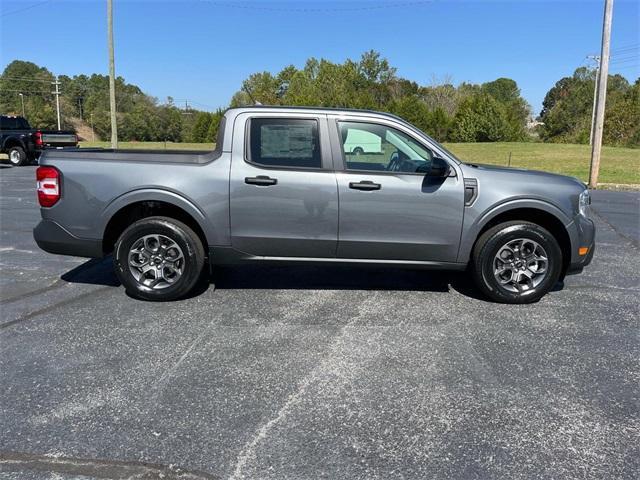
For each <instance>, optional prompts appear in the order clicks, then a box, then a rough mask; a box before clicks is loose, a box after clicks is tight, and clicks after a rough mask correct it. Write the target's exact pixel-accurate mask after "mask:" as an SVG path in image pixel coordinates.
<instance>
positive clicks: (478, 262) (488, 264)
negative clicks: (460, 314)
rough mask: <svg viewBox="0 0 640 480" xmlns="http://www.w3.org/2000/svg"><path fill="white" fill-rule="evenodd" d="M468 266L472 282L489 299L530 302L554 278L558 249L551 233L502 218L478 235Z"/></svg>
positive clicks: (558, 268)
mask: <svg viewBox="0 0 640 480" xmlns="http://www.w3.org/2000/svg"><path fill="white" fill-rule="evenodd" d="M472 266H473V274H474V279H475V282H476V284H477V285H478V287H479V288H480V290H482V292H483V293H484V294H486V295H487V296H488V297H490V298H491V299H492V300H495V301H497V302H502V303H532V302H536V301H538V300H539V299H540V298H541V297H542V296H544V295H545V294H546V293H547V292H549V290H551V288H553V286H554V285H555V284H556V283H557V282H558V279H559V278H560V273H561V271H562V251H561V250H560V246H559V245H558V242H557V240H556V239H555V237H554V236H553V235H552V234H551V233H549V232H548V231H547V230H546V229H544V228H542V227H541V226H539V225H536V224H534V223H530V222H524V221H513V222H506V223H502V224H500V225H496V226H495V227H493V228H490V229H489V230H487V231H486V232H485V233H483V234H482V236H481V237H480V238H479V239H478V242H477V244H476V247H475V248H474V251H473V265H472Z"/></svg>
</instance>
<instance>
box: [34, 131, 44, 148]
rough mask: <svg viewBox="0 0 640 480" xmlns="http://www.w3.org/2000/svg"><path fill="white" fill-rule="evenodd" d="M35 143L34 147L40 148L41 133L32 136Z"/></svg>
mask: <svg viewBox="0 0 640 480" xmlns="http://www.w3.org/2000/svg"><path fill="white" fill-rule="evenodd" d="M33 136H34V138H35V142H36V147H42V145H43V143H42V132H36V133H34V134H33Z"/></svg>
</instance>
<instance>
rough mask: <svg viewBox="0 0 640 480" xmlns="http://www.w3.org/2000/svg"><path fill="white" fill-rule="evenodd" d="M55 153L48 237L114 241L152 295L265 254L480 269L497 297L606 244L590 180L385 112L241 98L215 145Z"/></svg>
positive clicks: (45, 205) (70, 247)
mask: <svg viewBox="0 0 640 480" xmlns="http://www.w3.org/2000/svg"><path fill="white" fill-rule="evenodd" d="M349 138H351V139H354V138H355V139H358V138H360V139H362V138H366V139H367V148H366V149H364V148H361V149H356V148H353V149H350V148H345V144H346V143H347V139H349ZM40 165H41V166H40V167H39V168H38V170H37V182H38V187H37V188H38V198H39V201H40V205H41V207H42V208H41V213H42V221H41V222H40V223H39V224H38V226H37V227H36V228H35V230H34V237H35V239H36V242H37V243H38V245H39V246H40V247H41V248H42V249H44V250H46V251H47V252H51V253H58V254H65V255H76V256H84V257H101V256H104V255H107V254H109V253H112V252H113V262H114V267H115V271H116V273H117V275H118V277H119V279H120V281H121V282H122V284H123V285H124V287H125V288H126V289H127V291H128V292H129V293H130V294H131V295H133V296H135V297H138V298H143V299H148V300H171V299H176V298H179V297H182V296H185V295H187V294H188V293H189V292H190V291H191V290H192V289H194V287H195V286H196V284H197V283H198V282H199V281H203V280H204V279H205V278H206V273H207V272H208V271H209V269H208V268H205V265H207V264H208V265H209V266H215V265H229V264H237V263H242V262H248V261H249V262H286V263H297V264H300V263H316V264H319V263H336V262H340V263H350V264H372V265H377V266H379V267H380V266H385V265H386V266H408V267H414V268H416V267H417V268H430V269H444V270H463V271H464V270H466V271H468V272H469V275H472V276H473V278H474V279H475V282H476V283H477V285H478V287H479V288H480V290H482V292H484V293H485V294H486V295H487V296H488V297H490V298H491V299H493V300H495V301H499V302H506V303H529V302H533V301H536V300H538V299H539V298H540V297H542V296H543V295H544V294H545V293H547V292H548V291H549V290H550V289H551V288H552V287H553V286H554V285H555V284H556V283H557V282H558V281H559V280H561V279H562V278H563V277H564V276H565V275H566V274H569V273H577V272H580V271H582V269H583V267H585V266H586V265H588V264H589V262H590V261H591V258H592V255H593V251H594V236H595V228H594V224H593V222H592V221H591V220H590V219H589V204H590V202H591V200H590V196H589V192H588V190H587V189H586V187H585V185H584V184H583V183H581V182H579V181H578V180H576V179H573V178H569V177H564V176H560V175H553V174H549V173H543V172H536V171H526V170H518V169H511V168H501V167H492V166H483V165H474V164H468V163H463V162H461V161H460V160H459V159H457V158H456V157H455V156H454V155H453V154H452V153H451V152H449V151H447V150H446V149H445V148H444V147H442V146H441V145H439V144H438V143H437V142H435V141H434V140H433V139H431V138H430V137H429V136H427V135H425V134H424V133H423V132H421V131H420V130H418V129H416V128H415V127H413V126H411V125H410V124H408V123H407V122H405V121H403V120H402V119H400V118H398V117H395V116H392V115H388V114H384V113H376V112H370V111H359V110H337V109H322V108H294V107H249V108H234V109H230V110H228V111H227V112H226V114H225V115H224V117H223V119H222V122H221V125H220V131H219V136H218V141H217V144H216V149H215V150H214V151H213V152H207V153H203V152H163V151H138V150H136V151H127V150H115V151H114V150H89V149H81V150H77V151H45V152H44V154H43V155H42V157H41V159H40Z"/></svg>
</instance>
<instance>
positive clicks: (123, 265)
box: [113, 217, 205, 301]
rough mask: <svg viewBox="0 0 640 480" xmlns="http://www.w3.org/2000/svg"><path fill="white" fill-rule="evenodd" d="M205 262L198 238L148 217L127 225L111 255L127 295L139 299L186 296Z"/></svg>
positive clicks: (180, 225)
mask: <svg viewBox="0 0 640 480" xmlns="http://www.w3.org/2000/svg"><path fill="white" fill-rule="evenodd" d="M154 247H156V248H155V249H154ZM204 262H205V254H204V247H203V245H202V242H201V241H200V238H199V237H198V235H197V234H196V233H195V232H194V231H193V230H192V229H191V228H189V227H188V226H187V225H185V224H184V223H182V222H179V221H178V220H174V219H172V218H167V217H148V218H144V219H142V220H138V221H137V222H135V223H134V224H132V225H131V226H129V227H128V228H127V229H126V230H125V231H124V232H122V235H120V238H119V239H118V241H117V242H116V246H115V252H114V255H113V265H114V269H115V271H116V275H117V276H118V278H119V279H120V282H122V285H124V287H125V289H126V291H127V293H128V294H129V295H131V296H132V297H135V298H139V299H142V300H155V301H169V300H176V299H178V298H182V297H184V296H186V295H187V294H189V293H190V292H191V291H192V290H193V289H194V288H195V286H196V285H197V283H198V281H199V280H200V279H201V278H202V273H203V270H204ZM130 263H132V264H130ZM144 271H146V273H143V272H144ZM136 277H137V278H136Z"/></svg>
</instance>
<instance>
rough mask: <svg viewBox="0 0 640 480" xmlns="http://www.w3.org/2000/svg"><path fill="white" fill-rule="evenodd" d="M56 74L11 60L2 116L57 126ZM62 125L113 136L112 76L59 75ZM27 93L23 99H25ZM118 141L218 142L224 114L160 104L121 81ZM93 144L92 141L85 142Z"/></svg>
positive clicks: (0, 102) (0, 90)
mask: <svg viewBox="0 0 640 480" xmlns="http://www.w3.org/2000/svg"><path fill="white" fill-rule="evenodd" d="M54 79H55V77H54V75H53V74H52V73H51V72H50V71H49V70H47V69H46V68H44V67H40V66H38V65H36V64H35V63H32V62H24V61H20V60H16V61H13V62H11V63H10V64H9V65H7V67H6V68H5V69H4V71H3V72H2V75H0V113H2V114H13V115H22V101H24V112H25V116H26V118H27V119H28V120H29V123H30V124H31V126H33V127H34V128H50V129H53V128H56V127H57V120H56V108H55V97H54V95H53V94H52V93H51V92H52V89H53V86H52V84H51V82H53V81H54ZM58 80H59V82H60V84H61V86H60V90H61V92H62V94H61V95H60V110H61V112H62V127H63V128H70V129H75V128H78V126H79V125H82V124H84V125H86V126H88V127H91V128H92V129H93V131H94V132H95V135H96V136H97V137H98V138H104V139H106V138H109V137H110V136H111V119H110V116H109V77H108V76H107V75H98V74H93V75H91V76H88V75H76V76H73V77H69V76H67V75H60V76H59V77H58ZM20 93H22V97H20V95H19V94H20ZM116 105H117V122H118V137H119V139H121V140H123V141H140V142H143V141H170V142H213V141H214V139H215V137H216V135H217V130H218V123H219V120H220V117H221V116H222V114H223V112H222V111H216V112H214V113H211V112H207V111H201V110H198V109H195V108H191V107H190V108H180V107H179V106H178V105H176V104H175V102H174V101H173V99H172V98H171V97H169V98H167V99H166V101H165V102H159V101H158V100H157V99H156V98H153V97H151V96H149V95H147V94H145V93H144V92H143V91H142V90H141V89H140V87H138V86H136V85H132V84H130V83H127V82H125V80H124V79H123V78H122V77H117V78H116ZM85 140H91V138H85Z"/></svg>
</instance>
